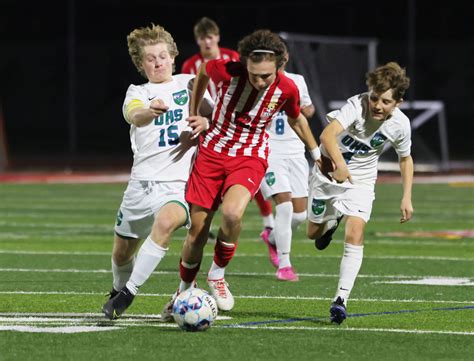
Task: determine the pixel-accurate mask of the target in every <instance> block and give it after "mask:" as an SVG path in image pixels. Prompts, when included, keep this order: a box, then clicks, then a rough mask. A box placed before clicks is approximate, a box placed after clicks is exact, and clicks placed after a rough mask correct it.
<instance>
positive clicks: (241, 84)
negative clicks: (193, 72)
mask: <svg viewBox="0 0 474 361" xmlns="http://www.w3.org/2000/svg"><path fill="white" fill-rule="evenodd" d="M246 82H247V79H246V78H245V77H243V76H241V77H239V78H238V83H237V86H236V87H235V90H234V93H233V94H232V97H231V99H230V101H229V104H227V106H225V105H224V101H223V100H224V99H225V95H226V94H227V92H228V91H229V88H231V89H232V88H233V87H231V86H228V87H227V89H226V90H225V92H224V91H222V96H221V97H219V102H218V106H217V108H216V109H215V111H214V114H213V116H212V118H213V120H212V125H213V126H212V127H210V129H209V131H208V133H207V134H208V135H211V136H212V139H210V140H209V138H208V136H206V140H207V142H206V141H205V143H204V146H205V147H206V148H210V149H213V150H216V149H215V146H216V144H217V143H218V142H219V140H220V139H221V138H223V137H225V136H226V135H227V131H228V130H229V126H230V125H231V120H232V113H233V112H234V109H235V107H236V105H237V103H238V101H239V99H240V96H241V94H242V92H243V90H244V88H245V83H246ZM222 90H224V89H222ZM222 107H224V111H225V114H224V117H222V116H221V112H222ZM217 127H219V128H220V129H218V130H217V131H218V133H216V130H215V128H217ZM219 153H220V152H219ZM225 153H227V152H225Z"/></svg>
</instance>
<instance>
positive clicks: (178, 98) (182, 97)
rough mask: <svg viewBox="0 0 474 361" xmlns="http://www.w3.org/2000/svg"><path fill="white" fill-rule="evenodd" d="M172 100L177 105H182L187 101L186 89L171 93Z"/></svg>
mask: <svg viewBox="0 0 474 361" xmlns="http://www.w3.org/2000/svg"><path fill="white" fill-rule="evenodd" d="M173 100H174V102H175V103H176V104H178V105H184V104H186V103H187V102H188V91H187V90H186V89H184V90H181V91H179V92H176V93H173Z"/></svg>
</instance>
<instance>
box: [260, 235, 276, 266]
mask: <svg viewBox="0 0 474 361" xmlns="http://www.w3.org/2000/svg"><path fill="white" fill-rule="evenodd" d="M271 232H272V228H270V227H265V229H264V230H263V231H262V233H260V238H261V239H262V241H263V242H265V243H266V244H267V246H268V255H269V256H270V262H271V263H272V265H273V266H274V267H275V268H278V265H279V263H280V262H279V260H278V252H277V249H276V246H275V245H274V244H271V243H270V233H271Z"/></svg>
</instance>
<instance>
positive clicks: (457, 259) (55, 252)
mask: <svg viewBox="0 0 474 361" xmlns="http://www.w3.org/2000/svg"><path fill="white" fill-rule="evenodd" d="M0 254H31V255H64V256H71V255H74V256H109V257H110V256H111V253H110V252H75V251H71V252H66V251H17V250H0ZM167 255H169V256H180V255H181V253H178V252H168V253H167ZM204 256H206V257H213V256H214V253H204ZM235 257H265V258H266V257H268V254H267V253H263V252H262V254H247V253H236V254H235ZM291 257H292V258H316V257H317V258H341V255H324V254H321V253H316V252H314V253H313V254H302V255H297V254H295V255H292V256H291ZM364 259H393V260H420V261H424V260H426V261H465V262H473V261H474V258H465V257H441V256H368V255H364Z"/></svg>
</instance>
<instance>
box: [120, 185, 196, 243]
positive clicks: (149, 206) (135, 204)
mask: <svg viewBox="0 0 474 361" xmlns="http://www.w3.org/2000/svg"><path fill="white" fill-rule="evenodd" d="M185 187H186V182H157V181H138V180H131V181H129V182H128V187H127V189H126V190H125V192H124V196H123V200H122V204H121V205H120V209H119V210H118V213H117V221H116V223H115V232H116V233H117V234H118V235H119V236H123V237H131V238H140V239H145V238H146V237H148V235H149V234H150V232H151V227H152V226H153V222H154V221H155V214H156V213H157V212H158V211H159V210H160V209H161V207H163V206H164V205H165V204H167V203H170V202H176V203H178V204H179V205H181V206H182V207H183V208H184V209H185V211H186V215H187V217H186V218H187V219H186V227H187V228H189V226H190V217H189V207H188V204H187V203H186V201H185V199H184V190H185Z"/></svg>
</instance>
